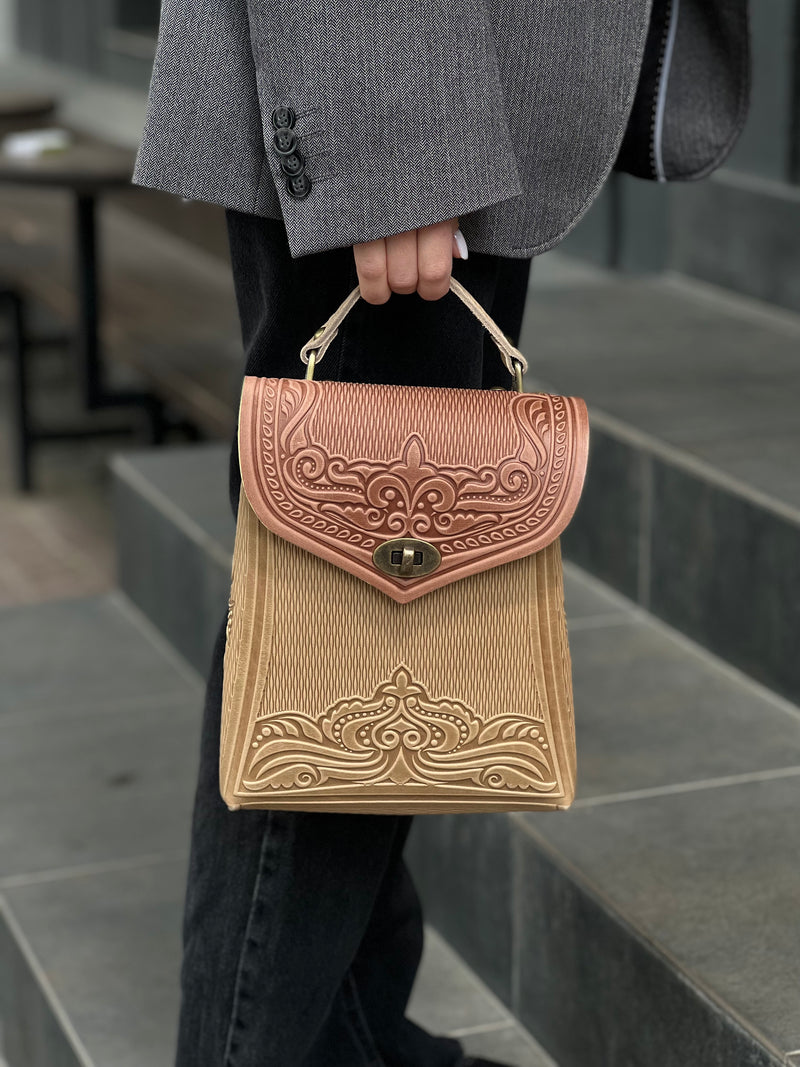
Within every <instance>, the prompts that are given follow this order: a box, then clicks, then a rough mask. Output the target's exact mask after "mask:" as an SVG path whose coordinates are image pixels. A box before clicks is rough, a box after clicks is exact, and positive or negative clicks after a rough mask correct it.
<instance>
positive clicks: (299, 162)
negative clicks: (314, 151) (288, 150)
mask: <svg viewBox="0 0 800 1067" xmlns="http://www.w3.org/2000/svg"><path fill="white" fill-rule="evenodd" d="M305 169H306V165H305V163H304V162H303V157H302V156H301V155H300V153H299V152H292V154H291V155H290V156H284V157H283V159H282V160H281V170H282V171H283V173H284V174H285V175H287V177H289V178H296V177H297V175H298V174H302V173H303V171H304V170H305Z"/></svg>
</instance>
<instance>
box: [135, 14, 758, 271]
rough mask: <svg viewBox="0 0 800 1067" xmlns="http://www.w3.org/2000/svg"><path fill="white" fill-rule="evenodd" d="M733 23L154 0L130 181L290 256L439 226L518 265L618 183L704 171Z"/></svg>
mask: <svg viewBox="0 0 800 1067" xmlns="http://www.w3.org/2000/svg"><path fill="white" fill-rule="evenodd" d="M746 4H747V0H653V3H652V4H651V0H164V4H163V9H162V17H161V28H160V33H159V41H158V52H157V56H156V62H155V67H154V71H153V80H152V85H151V91H150V100H149V106H148V112H147V120H146V126H145V130H144V136H143V139H142V143H141V147H140V150H139V156H138V160H137V166H136V171H135V175H134V181H135V182H136V183H137V184H140V185H146V186H150V187H152V188H156V189H163V190H166V191H168V192H172V193H176V194H179V195H181V196H184V197H188V198H191V199H195V200H204V201H208V202H211V203H215V204H221V205H223V206H225V207H233V208H236V209H238V210H240V211H245V212H250V213H253V214H257V215H264V216H267V217H273V218H281V217H282V218H283V219H284V221H285V224H286V229H287V234H288V239H289V245H290V248H291V252H292V255H293V256H301V255H305V254H307V253H310V252H317V251H322V250H324V249H328V248H335V247H340V246H345V245H351V244H354V243H356V242H358V241H365V240H370V239H372V238H375V237H383V236H386V235H388V234H392V233H399V232H401V231H403V230H408V229H413V228H415V227H418V226H422V225H426V224H428V223H432V222H438V221H441V220H444V219H450V218H455V217H460V219H461V226H462V229H463V231H464V234H465V236H466V239H467V243H468V245H469V247H470V249H472V250H475V251H478V252H492V253H495V254H499V255H505V256H512V257H522V256H529V255H533V254H536V253H539V252H543V251H546V250H547V249H549V248H551V247H553V245H555V244H557V242H558V241H559V240H560V239H561V238H562V237H563V236H564V235H565V234H566V233H567V231H568V230H569V229H570V228H571V227H572V226H573V225H574V224H575V223H576V222H577V221H578V219H579V218H580V217H581V215H582V214H583V213H584V212H585V210H586V209H587V207H588V206H589V204H590V203H591V202H592V200H593V198H594V196H595V195H596V193H597V192H598V190H599V188H600V187H601V185H602V183H603V181H604V180H605V178H606V177H607V175H608V173H609V171H610V170H611V168H612V166H613V165H614V164H615V162H617V163H618V165H619V166H620V167H622V168H624V169H626V170H628V171H631V172H632V173H635V174H638V175H640V176H642V177H649V178H654V179H658V180H665V179H669V178H686V177H699V176H702V175H703V174H705V173H707V172H708V171H709V170H710V169H712V168H713V167H714V166H716V165H717V164H718V163H719V162H721V161H722V159H723V158H724V157H725V155H726V154H727V152H728V151H729V149H730V147H731V145H732V144H733V142H734V140H735V138H736V135H737V134H738V131H739V129H740V128H741V125H742V122H743V118H744V113H745V108H746V96H747V92H746V90H747V68H748V58H747V13H746ZM276 109H278V110H277V111H276ZM281 131H282V132H281ZM276 134H277V135H278V140H277V141H276ZM281 153H283V154H281Z"/></svg>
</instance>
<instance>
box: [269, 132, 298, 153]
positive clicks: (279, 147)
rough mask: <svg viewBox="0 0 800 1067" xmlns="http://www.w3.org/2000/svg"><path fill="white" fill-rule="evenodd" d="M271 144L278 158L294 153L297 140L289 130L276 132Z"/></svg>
mask: <svg viewBox="0 0 800 1067" xmlns="http://www.w3.org/2000/svg"><path fill="white" fill-rule="evenodd" d="M272 142H273V144H274V145H275V151H276V152H277V153H278V155H279V156H289V155H291V154H292V152H294V147H295V145H296V144H297V138H296V137H295V135H294V133H292V131H291V130H288V129H286V130H276V131H275V136H274V137H273V138H272Z"/></svg>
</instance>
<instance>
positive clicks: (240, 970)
mask: <svg viewBox="0 0 800 1067" xmlns="http://www.w3.org/2000/svg"><path fill="white" fill-rule="evenodd" d="M273 815H274V812H273V811H269V812H268V813H267V823H266V826H265V827H264V833H263V834H262V837H261V851H260V852H259V856H258V874H257V875H256V880H255V882H254V884H253V895H252V897H251V898H250V913H249V914H248V916H247V925H246V926H245V930H244V936H243V938H242V950H241V952H240V953H239V964H238V966H237V968H236V981H235V982H234V986H233V1001H232V1003H231V1017H230V1023H229V1025H228V1036H227V1039H226V1041H225V1052H224V1054H223V1064H224V1065H225V1067H235V1065H234V1062H233V1059H232V1058H231V1045H232V1044H233V1033H234V1027H235V1024H236V1022H237V1021H238V1018H239V1009H240V1005H241V996H242V986H243V984H244V963H245V956H246V954H247V949H248V947H249V944H250V940H251V930H252V927H253V922H254V918H255V910H256V904H257V902H258V898H259V894H260V892H261V879H262V875H263V873H264V865H265V857H266V851H267V842H268V840H269V836H270V830H271V829H272V820H273Z"/></svg>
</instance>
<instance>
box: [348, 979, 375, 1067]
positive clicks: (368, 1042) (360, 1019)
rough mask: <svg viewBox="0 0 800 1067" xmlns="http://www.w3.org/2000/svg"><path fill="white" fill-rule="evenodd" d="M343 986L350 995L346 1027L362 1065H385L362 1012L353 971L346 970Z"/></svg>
mask: <svg viewBox="0 0 800 1067" xmlns="http://www.w3.org/2000/svg"><path fill="white" fill-rule="evenodd" d="M342 984H343V986H344V988H345V989H346V990H347V992H348V993H349V997H350V1001H351V1004H350V1010H349V1011H348V1013H347V1014H348V1029H349V1030H350V1033H351V1035H352V1037H353V1042H354V1044H355V1045H356V1048H357V1049H358V1051H359V1053H360V1054H361V1057H362V1059H363V1061H364V1067H385V1064H384V1062H383V1059H382V1058H381V1055H380V1053H379V1052H378V1047H377V1045H376V1044H375V1038H374V1037H373V1036H372V1031H371V1030H370V1027H369V1023H368V1022H367V1017H366V1015H365V1013H364V1007H363V1005H362V1003H361V997H360V996H359V995H358V986H357V985H356V980H355V978H354V977H353V972H352V971H351V970H350V971H348V972H347V974H346V975H345V978H344V982H343V983H342ZM349 1016H353V1017H354V1019H355V1022H356V1024H357V1025H355V1026H354V1025H352V1024H351V1021H350V1018H349Z"/></svg>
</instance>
